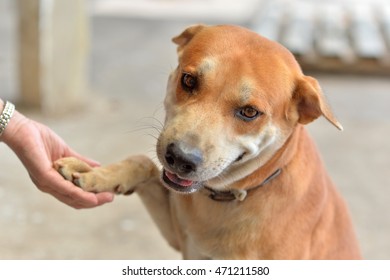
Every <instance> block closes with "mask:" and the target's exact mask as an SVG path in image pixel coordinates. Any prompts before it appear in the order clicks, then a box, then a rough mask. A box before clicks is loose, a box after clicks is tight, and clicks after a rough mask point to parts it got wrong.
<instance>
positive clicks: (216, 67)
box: [157, 25, 342, 193]
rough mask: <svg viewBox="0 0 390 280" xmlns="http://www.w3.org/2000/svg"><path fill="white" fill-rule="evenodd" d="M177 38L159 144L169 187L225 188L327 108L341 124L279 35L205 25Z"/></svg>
mask: <svg viewBox="0 0 390 280" xmlns="http://www.w3.org/2000/svg"><path fill="white" fill-rule="evenodd" d="M173 42H175V43H176V44H177V45H178V56H179V65H178V67H177V68H176V69H175V70H174V71H173V73H172V74H171V75H170V77H169V81H168V87H167V95H166V99H165V109H166V120H165V125H164V128H163V131H162V132H161V135H160V137H159V140H158V144H157V154H158V157H159V160H160V161H161V163H162V165H163V167H164V171H163V180H164V182H165V183H166V185H167V186H168V187H170V188H172V189H174V190H176V191H178V192H183V193H191V192H194V191H196V190H198V189H199V188H201V187H202V186H203V185H204V184H207V185H208V186H211V187H213V188H214V189H223V188H224V187H226V186H228V185H229V184H231V183H233V182H235V181H237V180H239V179H241V178H243V177H245V176H247V175H249V174H250V173H252V172H254V171H255V170H256V169H258V168H260V167H261V166H262V165H264V163H265V162H267V161H268V160H269V159H270V158H271V157H272V156H273V155H274V154H275V152H276V151H277V150H278V149H280V147H281V146H282V145H283V143H284V142H285V141H286V140H287V139H288V137H289V136H290V135H291V133H292V131H293V130H294V129H295V127H296V126H297V124H299V123H300V124H307V123H309V122H311V121H313V120H315V119H316V118H318V117H320V116H321V115H323V116H324V117H325V118H327V119H328V120H329V121H330V122H331V123H332V124H334V125H335V126H336V127H338V128H339V129H342V128H341V125H340V124H339V123H338V122H337V120H336V119H335V118H334V116H333V115H332V113H331V111H330V109H329V107H328V106H327V104H326V102H325V100H324V97H323V95H322V93H321V89H320V87H319V85H318V83H317V81H316V80H315V79H313V78H311V77H308V76H304V75H303V74H302V71H301V69H300V67H299V65H298V64H297V62H296V60H295V59H294V57H293V55H292V54H291V53H290V52H289V51H288V50H287V49H285V48H284V47H283V46H281V45H279V44H278V43H275V42H272V41H270V40H267V39H266V38H263V37H261V36H259V35H257V34H256V33H254V32H251V31H249V30H247V29H244V28H241V27H237V26H212V27H211V26H210V27H209V26H204V25H196V26H192V27H189V28H187V29H186V30H185V31H184V32H183V33H182V34H180V35H179V36H177V37H175V38H173Z"/></svg>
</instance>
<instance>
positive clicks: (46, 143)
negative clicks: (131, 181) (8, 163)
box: [1, 112, 114, 209]
mask: <svg viewBox="0 0 390 280" xmlns="http://www.w3.org/2000/svg"><path fill="white" fill-rule="evenodd" d="M1 140H2V141H4V143H6V144H7V145H8V146H9V147H10V148H11V149H12V150H13V151H14V152H15V154H16V155H17V156H18V157H19V159H20V160H21V162H22V163H23V165H24V166H25V168H26V169H27V171H28V173H29V175H30V178H31V180H32V181H33V182H34V184H35V185H36V186H37V187H38V189H40V190H41V191H43V192H46V193H49V194H51V195H53V196H54V197H55V198H57V199H58V200H60V201H61V202H63V203H65V204H67V205H69V206H71V207H73V208H76V209H81V208H92V207H95V206H99V205H102V204H104V203H107V202H111V201H112V200H113V198H114V195H113V194H112V193H107V192H105V193H98V194H94V193H89V192H85V191H83V190H82V189H80V188H79V187H77V186H75V185H73V184H72V183H71V182H69V181H66V180H65V179H64V178H63V177H62V176H61V175H60V174H59V173H58V172H57V171H56V170H55V169H54V168H53V162H54V161H56V160H57V159H59V158H63V157H69V156H73V157H76V158H79V159H81V160H83V161H85V162H86V163H88V164H89V165H91V166H98V165H99V164H98V163H96V162H94V161H92V160H89V159H87V158H85V157H83V156H81V155H79V154H77V153H76V152H74V151H73V150H72V149H71V148H70V147H69V146H68V145H66V144H65V142H64V141H63V140H62V139H61V138H60V137H59V136H58V135H56V134H55V133H54V132H53V131H52V130H50V128H48V127H47V126H45V125H42V124H40V123H38V122H35V121H33V120H30V119H28V118H26V117H24V116H23V115H21V114H20V113H18V112H15V114H14V116H13V117H12V119H11V121H10V123H9V124H8V126H7V128H6V130H5V132H4V134H3V135H2V139H1Z"/></svg>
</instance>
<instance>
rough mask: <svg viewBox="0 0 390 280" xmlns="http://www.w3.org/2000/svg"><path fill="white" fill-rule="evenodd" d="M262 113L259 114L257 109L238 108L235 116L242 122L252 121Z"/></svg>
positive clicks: (248, 107)
mask: <svg viewBox="0 0 390 280" xmlns="http://www.w3.org/2000/svg"><path fill="white" fill-rule="evenodd" d="M261 114H262V113H261V112H259V111H258V110H257V109H255V108H253V107H250V106H247V107H244V108H240V109H238V110H237V112H236V116H237V117H239V118H240V119H242V120H244V121H247V122H249V121H252V120H254V119H256V118H257V117H258V116H260V115H261Z"/></svg>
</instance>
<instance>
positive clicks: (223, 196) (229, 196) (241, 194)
mask: <svg viewBox="0 0 390 280" xmlns="http://www.w3.org/2000/svg"><path fill="white" fill-rule="evenodd" d="M281 172H282V169H281V168H279V169H277V170H276V171H275V172H274V173H272V174H271V175H270V176H269V177H267V179H265V180H264V181H263V182H262V183H261V184H260V185H258V186H256V187H253V188H250V189H247V190H239V189H233V190H230V191H217V190H214V189H212V188H210V187H206V186H205V187H204V190H205V191H207V192H208V197H209V198H211V199H212V200H214V201H219V202H231V201H234V200H238V201H243V200H244V199H245V198H246V196H247V195H248V193H249V192H251V191H254V190H256V189H258V188H260V187H262V186H264V185H265V184H267V183H269V181H271V180H272V179H274V178H276V177H277V176H279V174H280V173H281Z"/></svg>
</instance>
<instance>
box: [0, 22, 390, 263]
mask: <svg viewBox="0 0 390 280" xmlns="http://www.w3.org/2000/svg"><path fill="white" fill-rule="evenodd" d="M191 23H193V22H185V21H183V20H180V21H173V20H171V21H160V20H142V19H129V18H113V17H102V16H101V17H95V18H93V21H92V28H93V29H92V44H91V47H92V50H91V51H92V55H91V69H90V70H91V81H90V84H91V88H92V90H91V103H90V106H89V107H87V108H85V110H83V111H78V112H74V113H72V114H69V115H66V116H61V117H47V116H46V117H45V116H42V115H40V114H39V113H37V112H31V111H24V113H25V114H26V115H28V116H29V117H31V118H34V119H35V120H38V121H41V122H43V123H45V124H47V125H48V126H50V127H51V128H52V129H53V130H54V131H56V132H57V133H58V134H59V135H60V136H61V137H63V138H64V139H65V141H66V142H67V143H68V144H69V145H70V146H72V147H73V148H74V149H75V150H77V151H78V152H80V153H82V154H84V155H86V156H89V157H91V158H94V159H96V160H98V161H100V162H101V163H103V164H104V163H110V162H113V161H117V160H120V159H122V158H124V157H126V156H127V155H130V154H137V153H145V154H147V155H149V156H151V157H153V158H155V155H154V143H155V139H154V136H156V135H157V132H156V131H155V130H154V129H153V127H154V126H155V125H157V126H158V123H159V122H158V120H162V119H163V108H162V100H163V98H164V92H165V83H166V79H167V77H168V74H169V72H170V71H171V70H172V69H173V68H174V67H175V65H176V57H175V46H174V45H173V44H172V43H171V42H170V38H171V37H173V36H174V35H177V34H178V33H179V32H181V30H182V29H183V28H184V27H185V26H186V25H188V24H191ZM0 31H1V29H0ZM310 74H312V75H313V76H315V77H316V78H317V79H318V80H319V81H320V83H321V85H322V87H323V89H324V91H325V93H326V94H327V96H328V99H329V101H330V103H331V104H332V107H333V109H334V111H335V112H336V115H337V116H338V118H339V120H340V122H341V123H342V124H343V126H344V128H345V131H344V132H339V131H337V130H336V129H335V128H333V127H332V126H331V125H330V124H328V123H327V122H326V121H325V120H323V119H320V120H318V121H316V122H315V123H313V124H311V125H309V130H310V131H311V133H312V135H313V137H314V138H315V140H316V141H317V143H318V146H319V149H320V151H321V153H322V155H323V158H324V160H325V162H326V165H327V168H328V171H329V173H330V174H331V176H332V177H333V180H334V181H335V183H336V184H337V185H338V187H339V190H340V191H341V192H342V194H343V196H344V198H345V199H346V201H347V202H348V204H349V208H350V212H351V215H352V217H353V222H354V224H355V227H356V232H357V235H358V238H359V241H360V244H361V248H362V251H363V255H364V257H365V258H367V259H389V258H390V211H389V205H390V177H389V175H388V174H387V172H389V167H390V157H389V155H390V141H389V140H388V138H389V136H390V114H389V105H390V79H389V77H388V76H387V77H374V76H348V75H340V74H338V75H333V74H329V73H328V74H325V73H310ZM0 75H1V74H0ZM1 96H2V97H3V96H11V94H10V93H5V94H4V95H3V92H1ZM11 98H12V96H11ZM14 98H15V97H14ZM0 167H1V169H0V259H177V258H180V255H179V254H178V253H176V252H175V251H173V250H172V249H171V248H169V246H168V245H167V244H166V242H165V241H164V240H163V239H162V237H161V236H160V234H159V233H158V231H157V229H156V227H155V226H154V224H153V223H152V221H151V220H150V218H149V217H148V215H147V213H146V211H145V209H144V208H143V206H142V204H141V203H140V201H139V199H138V197H137V196H136V195H134V196H130V197H119V196H118V197H116V199H115V201H114V202H112V203H110V204H107V205H104V206H101V207H98V208H95V209H90V210H74V209H71V208H70V207H68V206H66V205H63V204H61V203H59V202H58V201H56V200H55V199H54V198H52V197H51V196H49V195H46V194H43V193H41V192H40V191H38V190H37V189H36V188H35V187H34V185H33V184H32V183H31V181H30V179H29V177H28V174H27V173H26V171H25V169H24V168H23V166H22V165H21V163H20V162H19V161H18V159H17V158H16V157H15V156H14V155H13V154H12V152H11V151H10V150H9V149H8V148H7V147H6V146H5V145H4V144H1V143H0Z"/></svg>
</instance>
